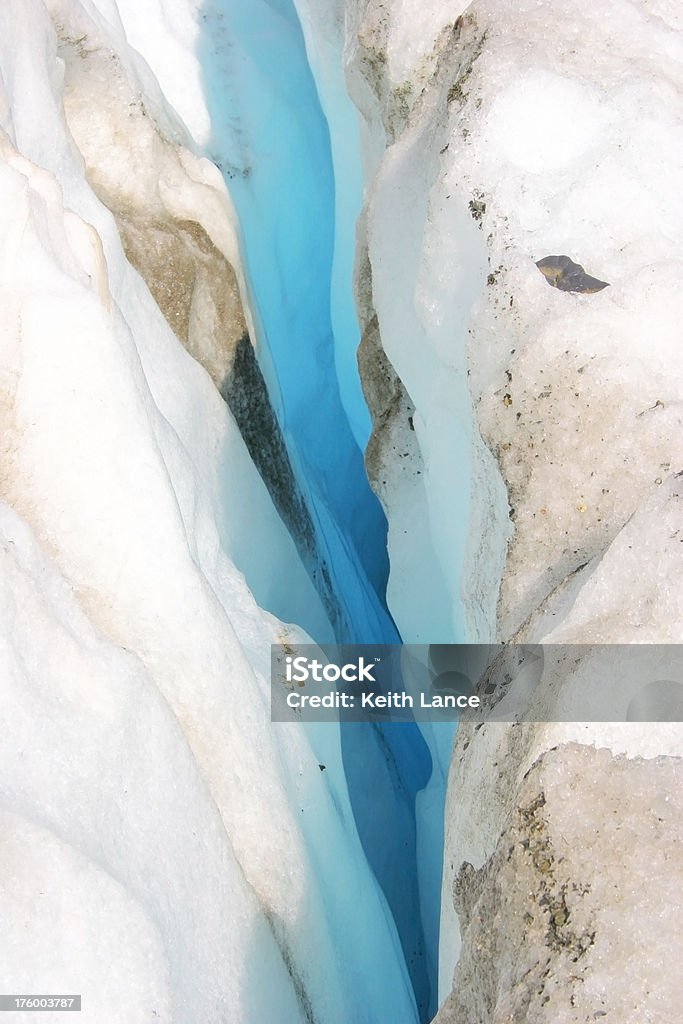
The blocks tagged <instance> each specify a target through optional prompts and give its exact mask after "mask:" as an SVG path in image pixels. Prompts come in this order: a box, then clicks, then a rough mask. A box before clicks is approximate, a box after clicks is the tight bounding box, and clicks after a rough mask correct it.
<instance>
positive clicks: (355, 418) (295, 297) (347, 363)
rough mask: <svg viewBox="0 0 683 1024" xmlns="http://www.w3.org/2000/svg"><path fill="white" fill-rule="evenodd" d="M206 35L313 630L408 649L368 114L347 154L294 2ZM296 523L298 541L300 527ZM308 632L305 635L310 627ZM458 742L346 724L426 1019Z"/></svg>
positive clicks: (208, 83)
mask: <svg viewBox="0 0 683 1024" xmlns="http://www.w3.org/2000/svg"><path fill="white" fill-rule="evenodd" d="M203 24H204V33H205V35H204V38H203V40H201V41H200V60H201V64H202V67H203V72H204V90H205V94H206V96H207V102H208V105H209V111H210V114H211V123H212V138H211V142H210V147H209V151H210V154H211V156H212V158H213V159H214V161H215V162H216V163H217V164H218V165H219V166H220V167H221V170H222V171H223V174H224V175H225V177H226V179H227V182H228V186H229V188H230V191H231V194H232V196H233V199H234V202H235V205H236V208H237V211H238V214H239V220H240V225H241V231H242V235H243V253H244V261H245V270H246V276H247V282H248V287H249V289H250V295H251V304H252V313H253V316H254V321H255V326H256V338H255V339H254V342H255V348H256V351H257V357H258V370H259V371H260V373H261V374H262V375H263V378H264V379H265V382H266V384H267V389H268V394H269V396H270V403H271V405H272V407H273V409H274V411H275V413H276V416H277V420H278V423H279V427H280V429H281V431H282V435H283V437H284V439H285V441H286V445H287V450H288V455H289V460H290V462H291V466H292V470H293V473H294V477H295V479H296V485H297V486H298V488H300V490H301V494H302V498H303V501H304V502H305V504H306V507H307V509H308V512H309V513H310V517H311V528H312V530H313V531H314V533H315V542H314V545H313V547H314V549H315V550H314V551H312V544H311V540H310V536H304V538H303V541H302V538H301V537H300V538H299V541H300V548H299V550H300V552H301V553H302V558H303V560H304V561H305V562H306V560H308V565H307V568H308V570H309V572H311V574H312V578H313V579H314V582H316V584H317V586H318V590H319V593H321V594H322V596H323V600H324V601H327V607H328V609H329V608H330V605H332V608H331V614H330V620H331V624H332V630H331V633H330V634H329V635H324V636H321V635H320V634H319V633H316V632H315V630H311V631H312V632H313V634H314V639H316V640H318V641H325V640H329V639H331V638H332V636H334V637H335V638H336V639H337V640H339V641H344V642H347V643H358V642H365V643H368V642H380V643H381V642H384V643H395V642H398V641H399V639H400V638H399V635H398V632H397V630H396V627H395V626H394V624H393V621H392V619H391V617H390V615H389V613H388V612H387V609H386V603H385V594H386V584H387V578H388V568H389V567H388V556H387V541H386V530H387V527H386V520H385V517H384V514H383V511H382V509H381V506H380V504H379V502H378V500H377V498H376V497H375V495H374V493H373V492H372V490H371V489H370V486H369V483H368V481H367V476H366V473H365V467H364V463H363V454H362V448H364V446H365V443H366V441H367V437H368V434H369V414H368V410H367V407H366V405H365V401H364V398H363V396H362V390H361V387H360V380H359V375H358V369H357V363H356V349H357V346H358V341H359V328H358V324H357V320H356V314H355V306H354V298H353V286H352V272H353V262H354V253H355V222H356V218H357V216H358V214H359V213H360V206H361V201H362V178H361V160H360V152H359V146H360V140H359V137H358V133H357V132H356V133H354V132H349V133H348V134H347V135H345V136H344V141H343V144H341V145H340V138H339V125H340V124H346V125H347V126H348V125H350V124H353V123H355V117H356V115H355V111H354V110H353V107H352V105H351V101H350V99H349V98H348V97H347V96H346V94H344V95H343V96H342V95H340V96H339V97H338V99H337V98H335V110H334V112H333V116H334V118H335V125H336V128H337V135H336V137H335V140H334V145H333V144H332V142H331V138H330V128H329V126H328V122H327V120H326V117H325V114H324V113H323V109H322V107H321V102H320V99H319V96H318V91H317V87H316V82H315V80H314V77H313V73H312V70H311V67H310V65H309V60H308V56H307V52H306V45H305V40H304V36H303V33H302V29H301V26H300V23H299V19H298V15H297V12H296V10H295V7H294V5H293V3H292V0H256V2H255V3H251V4H249V5H248V6H247V5H245V4H244V3H243V2H242V0H207V2H206V3H205V5H204V8H203ZM337 57H338V59H339V60H340V61H341V55H340V54H338V55H337ZM334 127H335V126H333V129H334ZM333 153H334V159H333ZM335 160H336V163H335ZM335 172H336V174H337V175H338V176H339V178H340V180H341V184H340V186H339V187H337V185H336V182H335ZM251 372H252V373H253V372H254V371H251ZM255 445H256V447H258V445H259V438H258V437H257V438H256V439H255ZM361 446H362V447H361ZM266 469H267V471H272V467H266ZM269 483H270V486H271V493H273V491H275V492H277V484H275V486H273V481H272V480H271V481H269ZM276 500H277V494H276ZM283 518H284V517H283ZM287 525H288V526H289V527H290V529H292V527H293V533H294V534H296V530H297V528H298V524H297V523H296V522H294V523H292V522H291V521H290V522H288V523H287ZM307 529H308V527H307V526H305V525H304V526H302V527H301V533H302V534H306V531H307ZM296 539H297V538H296V536H295V540H296ZM326 580H327V581H328V582H329V593H326V591H325V585H326V584H325V581H326ZM283 585H284V586H285V587H286V581H283ZM330 593H331V595H332V601H330V600H329V598H330ZM304 612H305V609H304ZM299 615H301V612H299ZM290 618H295V616H294V615H291V616H290ZM310 621H311V622H313V621H316V620H315V616H314V614H313V611H312V612H311V619H310ZM299 624H300V625H303V626H304V628H307V627H308V622H307V620H306V618H304V619H303V621H301V618H300V619H299ZM309 628H310V627H309ZM452 734H453V727H452V726H445V727H444V728H443V729H441V730H438V729H433V728H432V729H429V730H428V731H427V732H423V731H421V729H420V728H418V726H417V725H406V724H403V725H399V724H394V725H393V726H391V725H390V726H384V727H381V726H365V725H359V724H354V725H350V726H346V727H343V726H342V729H341V744H342V754H343V762H344V772H345V776H346V782H347V786H348V790H349V796H350V799H351V804H352V808H353V813H354V818H355V821H356V826H357V828H358V832H359V835H360V838H361V842H362V845H363V849H364V852H365V855H366V857H367V859H368V862H369V864H370V866H371V868H372V870H373V872H374V874H375V876H376V877H377V879H378V881H379V884H380V887H381V888H382V891H383V892H384V895H385V898H386V900H387V903H388V906H389V909H390V911H391V914H392V917H393V920H394V922H395V925H396V929H397V933H398V937H399V940H400V943H401V947H402V950H403V956H404V959H405V963H406V968H407V970H408V974H409V977H410V979H411V983H412V986H413V990H414V994H415V1000H416V1005H417V1012H418V1017H419V1019H420V1020H421V1021H426V1020H429V1019H430V1018H431V1016H432V1015H433V1013H434V1012H435V1010H436V997H437V992H436V988H437V985H436V974H437V959H438V927H439V903H440V882H441V859H442V840H443V822H442V819H443V806H444V799H445V778H446V771H445V764H446V763H447V759H448V755H447V753H446V752H445V748H449V749H450V745H451V742H452Z"/></svg>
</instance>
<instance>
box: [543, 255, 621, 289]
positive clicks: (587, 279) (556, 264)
mask: <svg viewBox="0 0 683 1024" xmlns="http://www.w3.org/2000/svg"><path fill="white" fill-rule="evenodd" d="M536 266H537V267H538V269H539V270H540V272H541V273H542V274H543V276H544V278H545V279H546V281H547V282H548V284H549V285H550V286H551V287H552V288H559V289H560V291H562V292H584V293H586V294H592V293H593V292H601V291H602V289H603V288H609V282H607V281H599V280H598V278H597V277H591V276H590V274H587V273H586V271H585V270H584V269H583V267H582V266H581V265H580V264H579V263H574V261H573V260H571V259H570V258H569V256H544V257H543V259H542V260H538V261H537V262H536Z"/></svg>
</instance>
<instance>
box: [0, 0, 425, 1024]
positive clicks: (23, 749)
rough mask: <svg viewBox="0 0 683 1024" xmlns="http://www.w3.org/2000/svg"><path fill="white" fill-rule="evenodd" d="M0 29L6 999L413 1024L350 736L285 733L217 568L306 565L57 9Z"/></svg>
mask: <svg viewBox="0 0 683 1024" xmlns="http://www.w3.org/2000/svg"><path fill="white" fill-rule="evenodd" d="M49 6H50V11H51V13H52V15H53V17H55V19H57V16H58V15H60V16H62V17H64V16H66V15H69V16H73V18H74V25H77V24H78V22H79V20H80V21H81V23H82V22H83V21H84V20H85V21H86V22H88V23H89V19H100V16H99V15H98V13H97V9H96V7H95V6H94V5H92V4H89V3H83V4H79V3H70V4H63V5H57V4H56V3H55V4H50V5H49ZM101 6H102V8H103V11H104V14H105V15H109V16H110V17H112V18H113V16H114V15H115V13H116V12H115V9H114V7H113V5H111V4H108V5H104V4H102V5H101ZM114 20H115V19H114ZM98 24H99V30H100V31H101V33H102V34H104V35H105V36H106V35H107V33H111V34H110V35H109V37H108V38H109V39H110V47H111V49H112V50H113V51H114V52H121V53H123V54H124V56H126V55H127V51H126V48H125V45H126V44H125V41H124V40H123V37H122V35H121V33H120V30H117V26H116V24H115V23H114V24H110V23H109V22H108V21H107V20H106V18H102V19H100V20H99V22H98ZM0 27H1V31H0V60H1V62H2V63H1V68H2V103H1V104H0V111H1V112H2V132H3V134H2V139H1V143H0V145H1V152H2V161H1V164H0V188H1V189H2V195H3V203H2V207H1V209H2V218H3V230H2V243H1V245H2V268H3V279H2V289H3V314H2V318H3V331H2V378H1V380H2V392H1V393H2V401H1V403H0V410H1V415H2V439H3V442H2V443H3V473H2V499H3V504H2V514H1V518H2V558H3V575H2V614H1V616H0V622H1V623H2V645H1V646H0V650H1V652H2V653H1V657H2V672H1V677H2V687H3V701H2V714H3V719H4V722H3V730H4V735H5V736H6V737H7V742H3V744H2V760H3V770H2V779H3V782H2V802H3V857H5V858H7V859H8V860H7V859H6V860H5V861H4V865H5V870H4V871H3V875H4V877H6V878H8V877H9V878H12V879H15V880H16V884H15V885H13V886H12V888H11V891H10V892H9V893H8V894H7V897H6V898H7V900H8V902H7V903H6V904H4V907H5V908H6V909H7V912H8V914H14V913H15V912H16V914H17V915H19V914H21V920H22V928H23V929H24V936H25V941H24V940H22V941H17V943H15V944H12V945H11V946H10V947H7V946H6V944H5V952H6V954H7V955H6V956H4V957H3V972H5V973H3V978H2V981H3V984H4V985H5V990H11V989H12V988H14V987H15V986H17V985H18V986H19V987H29V986H35V985H37V986H38V987H39V988H45V989H47V990H48V991H49V990H50V989H54V988H63V986H64V984H65V983H68V985H69V986H70V987H71V988H73V989H74V990H76V991H83V994H84V1006H85V1007H86V1010H85V1014H86V1016H85V1019H86V1020H88V1019H89V1020H92V1021H97V1022H100V1021H102V1022H103V1021H105V1020H106V1021H107V1024H110V1022H112V1021H115V1020H121V1021H123V1020H125V1021H126V1022H130V1021H134V1020H143V1019H145V1020H148V1019H150V1016H153V1015H154V1014H157V1016H158V1017H159V1018H160V1019H167V1020H170V1019H175V1020H183V1021H190V1020H202V1021H207V1022H211V1021H216V1022H217V1021H218V1020H225V1019H228V1020H234V1021H238V1020H239V1021H247V1020H262V1019H268V1020H278V1021H280V1020H281V1021H283V1022H284V1021H292V1022H294V1021H301V1020H303V1019H306V1017H307V1016H309V1017H310V1015H314V1016H315V1018H316V1019H317V1020H321V1021H323V1020H328V1021H330V1022H333V1021H338V1020H367V1021H368V1022H369V1021H371V1020H374V1019H376V1018H377V1016H378V1014H379V1012H380V1009H379V1008H380V1007H381V1012H385V1011H386V1012H390V1013H391V1014H392V1015H393V1016H394V1017H395V1018H396V1019H402V1020H406V1021H410V1020H413V1019H414V1003H413V996H412V992H411V989H410V985H409V982H408V978H407V974H406V971H405V968H404V966H403V963H402V958H401V956H400V954H399V952H398V946H397V939H396V933H395V928H394V924H393V922H392V920H391V916H390V914H389V912H388V910H387V908H386V903H385V900H384V898H383V896H382V894H381V893H380V891H379V889H378V886H377V883H376V882H375V880H374V879H373V877H372V874H371V872H370V871H369V869H368V866H367V861H366V859H365V857H364V855H363V852H362V849H361V846H360V842H359V840H358V836H357V831H356V827H355V824H354V821H353V815H352V812H351V809H350V806H349V798H348V789H347V786H346V782H345V779H344V774H343V769H342V765H341V756H340V749H339V738H338V736H337V737H335V736H334V735H330V734H329V733H327V734H325V733H322V732H321V731H318V732H316V731H315V730H313V729H311V731H310V734H306V733H305V732H304V730H303V729H298V730H295V731H292V730H287V729H286V728H280V727H277V726H272V725H271V723H270V721H269V713H268V687H267V685H266V682H265V680H266V678H267V671H268V665H267V660H266V652H267V651H268V647H269V644H270V643H271V642H282V641H283V638H284V637H286V636H287V635H288V633H287V627H286V626H283V625H282V624H281V623H279V622H278V621H276V620H274V619H273V618H272V617H271V616H269V615H267V614H265V613H263V612H262V611H261V610H260V609H259V608H258V607H257V605H256V604H255V602H254V599H253V597H252V595H251V594H250V592H249V590H248V589H247V587H246V585H245V582H244V578H243V576H242V575H241V573H240V572H239V571H238V570H237V569H236V568H235V567H234V565H233V564H232V563H231V562H230V561H229V560H228V557H227V555H226V551H227V552H229V553H232V552H233V550H236V549H239V550H241V552H242V554H243V555H244V556H245V557H247V556H248V557H249V558H251V559H254V558H255V557H256V556H257V555H259V556H260V557H261V558H263V559H264V561H266V562H267V561H268V560H269V559H271V563H270V570H271V571H272V570H273V569H276V571H277V572H278V573H280V574H281V575H282V577H284V578H285V579H287V578H291V579H292V580H293V581H296V580H297V579H300V578H301V572H302V570H301V568H300V564H299V561H298V558H297V557H296V553H295V551H294V548H293V545H292V544H291V543H290V542H289V540H288V537H287V534H286V532H285V530H284V528H283V527H282V525H281V523H280V521H279V518H278V516H277V515H276V513H275V511H274V508H273V506H272V502H271V500H270V498H269V496H268V495H267V492H266V490H265V488H264V486H263V484H262V483H261V481H260V479H259V477H258V475H257V473H256V471H255V469H254V467H253V464H252V463H251V461H250V460H249V458H248V456H247V454H246V451H245V448H244V445H243V443H242V441H241V439H240V437H239V434H238V433H237V431H236V429H235V427H234V424H233V423H232V421H231V418H230V415H229V413H228V411H227V409H226V407H225V404H224V403H223V402H222V400H221V399H220V397H219V395H218V392H217V391H216V389H215V388H214V386H213V384H212V383H211V381H210V379H209V377H208V375H207V374H206V372H205V371H204V370H203V369H202V368H201V367H200V366H199V365H198V364H197V363H195V362H194V360H192V359H191V358H190V356H189V355H188V354H187V353H186V352H185V351H184V350H183V348H182V347H181V346H180V344H179V343H178V341H177V340H176V339H175V337H174V336H173V334H172V333H171V331H170V329H169V328H168V325H167V323H166V321H165V319H164V318H163V316H162V315H161V313H160V311H159V309H158V308H157V306H156V304H155V303H154V301H153V299H152V297H151V295H150V293H149V291H148V289H147V287H146V285H145V284H144V282H143V281H142V279H141V278H140V277H139V276H138V275H137V274H136V273H135V272H134V271H133V270H132V268H131V267H130V265H129V264H128V263H127V261H126V259H125V257H124V254H123V250H122V247H121V244H120V241H119V238H118V235H117V231H116V228H115V224H114V221H113V219H112V217H111V215H110V214H109V212H108V211H107V210H106V209H105V208H104V207H103V206H102V205H101V203H100V202H99V201H98V200H97V199H96V197H95V195H94V194H93V192H92V191H91V189H90V187H89V186H88V184H87V182H86V180H85V175H84V166H83V161H82V158H81V155H80V153H79V152H78V149H77V148H76V146H75V144H74V142H73V140H72V139H71V137H70V135H69V133H68V131H67V129H66V125H65V119H64V112H63V109H62V88H63V81H64V77H63V66H62V64H61V63H60V59H59V58H58V55H57V39H56V33H55V27H54V25H53V24H52V23H51V21H50V19H49V18H48V16H47V13H46V9H45V7H44V5H43V4H42V3H40V2H39V0H28V2H21V3H19V2H16V3H15V2H14V0H12V2H11V3H9V4H5V5H3V9H2V11H0ZM58 27H59V26H58ZM147 75H148V78H149V72H147ZM112 103H113V104H115V103H116V95H115V90H112ZM132 130H136V129H135V126H134V125H133V126H132ZM188 187H189V186H188ZM200 191H201V190H200ZM194 201H195V202H196V203H198V204H200V205H201V197H200V196H199V195H197V194H195V197H194ZM205 215H206V216H208V217H210V216H211V206H210V204H209V206H208V208H207V210H206V211H205ZM225 470H228V471H229V476H228V477H227V481H226V478H224V476H223V473H224V471H225ZM245 501H247V502H249V503H250V504H248V505H247V507H248V508H249V512H250V515H249V527H250V531H251V532H250V534H249V535H248V536H245V534H244V532H241V533H240V531H241V530H242V531H243V527H241V526H240V524H239V523H237V524H232V523H231V522H230V519H231V517H232V518H233V519H236V518H241V517H243V513H244V507H245V506H244V505H243V504H242V502H245ZM238 509H239V513H238V512H237V510H238ZM240 543H241V544H242V547H241V548H240V547H239V545H240ZM247 568H248V566H247ZM297 574H299V575H297ZM302 585H303V584H302ZM320 761H323V762H324V763H325V765H326V771H325V773H321V772H320V769H319V767H318V764H319V762H320ZM5 837H7V843H6V844H5V843H4V839H5ZM27 844H29V845H30V847H31V849H32V851H33V852H32V854H31V857H32V859H30V858H29V857H28V856H27V860H26V862H25V864H24V866H23V867H21V866H20V862H17V861H16V858H17V857H19V856H21V855H22V854H23V853H24V852H25V851H26V848H27ZM8 861H9V862H8ZM69 879H73V886H72V887H71V888H69V889H68V891H67V890H66V889H65V891H64V895H63V898H62V899H61V900H60V901H58V902H56V900H55V894H56V893H57V892H59V890H60V887H61V886H65V887H66V886H69V884H70V883H69ZM350 891H352V892H353V893H354V897H355V898H354V901H353V904H350V902H349V900H348V895H347V894H348V892H350ZM5 892H6V890H4V889H3V893H5ZM41 893H44V898H43V897H41ZM3 899H5V896H4V895H3ZM62 925H63V926H64V929H65V930H64V932H63V933H62V934H63V936H64V937H65V939H64V944H62V943H60V942H58V941H57V942H55V941H54V940H55V932H56V931H58V930H59V929H60V926H62ZM123 931H125V933H126V935H127V940H126V942H125V943H124V944H123V946H122V947H120V948H119V949H118V950H116V949H113V945H114V942H115V940H116V937H117V936H119V935H121V934H122V933H123ZM41 936H42V939H41ZM48 936H49V939H50V941H49V943H47V942H46V938H47V937H48ZM107 936H109V937H110V938H109V940H107ZM28 941H35V942H36V943H37V947H36V948H37V949H39V950H40V952H41V954H42V959H41V967H40V972H41V973H40V976H38V977H36V974H35V969H34V972H33V976H32V977H30V978H29V977H28V971H29V969H30V966H31V963H32V960H31V959H26V942H28ZM108 941H109V944H107V943H108ZM22 942H23V944H22ZM109 953H111V956H110V955H109ZM67 955H68V963H65V959H66V957H67ZM372 962H377V963H382V964H383V970H382V973H381V975H379V974H377V975H376V974H373V973H372V972H368V971H366V970H364V969H361V968H360V966H359V969H358V970H357V971H356V975H357V977H355V980H354V984H353V985H352V986H350V985H349V984H348V977H347V972H348V969H349V964H351V965H352V964H354V963H358V964H359V965H365V964H367V963H372ZM198 980H200V981H201V984H198ZM117 985H118V986H122V985H123V986H124V987H125V986H127V985H129V986H130V987H129V988H127V990H126V994H125V998H122V1000H121V1004H120V1010H119V1011H115V1010H112V1003H111V995H112V993H113V992H114V989H115V988H116V986H117ZM387 1008H388V1009H387Z"/></svg>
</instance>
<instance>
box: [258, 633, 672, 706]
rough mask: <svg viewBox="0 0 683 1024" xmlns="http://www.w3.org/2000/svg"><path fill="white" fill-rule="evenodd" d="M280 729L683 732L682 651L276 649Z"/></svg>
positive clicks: (594, 647)
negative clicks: (670, 727)
mask: <svg viewBox="0 0 683 1024" xmlns="http://www.w3.org/2000/svg"><path fill="white" fill-rule="evenodd" d="M271 717H272V720H273V721H275V722H296V721H309V722H337V721H344V722H368V721H375V722H376V721H383V722H400V721H416V722H420V721H431V722H434V721H455V720H458V719H460V718H464V719H466V720H468V721H475V722H491V721H499V722H522V721H527V722H683V645H673V644H672V645H653V644H632V645H627V644H582V645H578V644H576V645H563V644H552V645H550V644H506V645H503V644H404V645H391V646H390V645H381V646H379V645H378V646H371V645H368V644H354V645H351V644H347V645H341V644H326V645H322V646H316V645H290V644H286V645H283V644H274V645H273V647H272V648H271Z"/></svg>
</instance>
